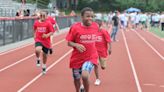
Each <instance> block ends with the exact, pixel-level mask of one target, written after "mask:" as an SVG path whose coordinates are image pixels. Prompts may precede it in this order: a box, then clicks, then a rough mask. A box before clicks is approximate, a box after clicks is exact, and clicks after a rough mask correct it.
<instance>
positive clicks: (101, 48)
mask: <svg viewBox="0 0 164 92" xmlns="http://www.w3.org/2000/svg"><path fill="white" fill-rule="evenodd" d="M96 23H98V25H99V31H98V32H97V41H96V48H97V52H98V55H99V62H100V66H101V68H102V69H105V68H106V60H107V56H108V54H109V55H110V54H111V39H110V34H109V33H108V32H107V30H106V29H104V28H102V26H103V21H102V20H96ZM94 70H95V75H96V81H95V85H100V83H101V81H100V79H99V72H98V65H95V68H94Z"/></svg>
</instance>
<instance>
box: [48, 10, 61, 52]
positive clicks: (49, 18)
mask: <svg viewBox="0 0 164 92" xmlns="http://www.w3.org/2000/svg"><path fill="white" fill-rule="evenodd" d="M47 15H48V12H47ZM47 21H49V22H50V23H51V24H52V26H53V28H54V31H57V32H59V26H58V24H57V22H56V19H55V17H54V18H53V17H52V16H47ZM53 39H54V35H52V36H51V37H50V40H51V44H53V42H54V40H53ZM52 53H53V49H52V47H51V48H50V54H52Z"/></svg>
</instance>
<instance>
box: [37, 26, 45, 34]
mask: <svg viewBox="0 0 164 92" xmlns="http://www.w3.org/2000/svg"><path fill="white" fill-rule="evenodd" d="M37 31H38V32H41V33H44V32H46V27H38V28H37Z"/></svg>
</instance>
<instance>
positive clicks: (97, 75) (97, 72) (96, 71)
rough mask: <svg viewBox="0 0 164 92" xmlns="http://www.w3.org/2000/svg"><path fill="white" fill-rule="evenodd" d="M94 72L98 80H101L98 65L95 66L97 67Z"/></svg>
mask: <svg viewBox="0 0 164 92" xmlns="http://www.w3.org/2000/svg"><path fill="white" fill-rule="evenodd" d="M94 72H95V76H96V79H99V70H98V65H95V66H94Z"/></svg>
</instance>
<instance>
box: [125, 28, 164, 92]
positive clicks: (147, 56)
mask: <svg viewBox="0 0 164 92" xmlns="http://www.w3.org/2000/svg"><path fill="white" fill-rule="evenodd" d="M125 35H126V38H127V42H128V46H129V49H130V52H131V53H132V59H133V63H134V65H135V67H136V71H137V74H138V78H139V81H140V84H141V88H142V91H143V92H164V88H162V87H160V86H162V85H163V84H164V80H163V77H164V72H163V69H164V67H163V66H164V63H163V62H162V61H163V60H162V59H161V58H160V57H159V56H158V55H157V54H156V53H155V52H154V51H153V50H152V49H151V48H150V47H149V46H148V45H147V44H146V43H145V42H144V41H143V40H142V39H141V38H140V37H138V35H137V34H136V33H135V32H132V31H128V32H125Z"/></svg>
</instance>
